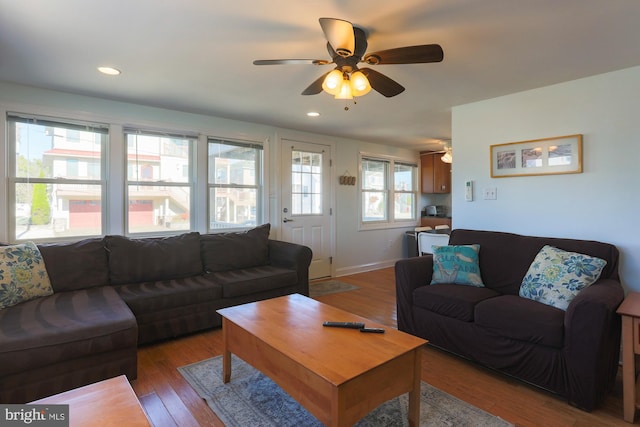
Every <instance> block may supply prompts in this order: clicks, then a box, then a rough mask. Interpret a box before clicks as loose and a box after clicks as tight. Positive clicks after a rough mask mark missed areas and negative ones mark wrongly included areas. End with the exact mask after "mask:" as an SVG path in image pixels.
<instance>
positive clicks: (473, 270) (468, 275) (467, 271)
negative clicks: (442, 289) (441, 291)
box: [431, 245, 484, 286]
mask: <svg viewBox="0 0 640 427" xmlns="http://www.w3.org/2000/svg"><path fill="white" fill-rule="evenodd" d="M479 251H480V245H461V246H455V245H450V246H433V275H432V276H431V284H432V285H435V284H437V283H454V284H456V285H470V286H484V284H483V283H482V277H481V276H480V267H479V266H478V252H479Z"/></svg>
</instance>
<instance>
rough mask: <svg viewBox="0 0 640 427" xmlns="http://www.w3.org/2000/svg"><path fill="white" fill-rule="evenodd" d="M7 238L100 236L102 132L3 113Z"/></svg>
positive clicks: (102, 127) (96, 127)
mask: <svg viewBox="0 0 640 427" xmlns="http://www.w3.org/2000/svg"><path fill="white" fill-rule="evenodd" d="M7 125H8V141H9V152H10V156H9V162H10V168H9V170H10V173H9V182H10V186H9V197H10V200H11V203H8V206H7V208H8V209H9V212H8V213H9V215H8V217H9V218H10V226H11V228H10V232H9V234H10V238H11V239H12V240H13V241H20V240H38V239H39V240H44V239H49V240H50V239H52V238H58V237H59V238H70V237H87V236H97V235H101V234H103V212H104V206H103V195H104V191H105V190H104V189H105V182H106V179H105V176H104V173H103V171H104V158H105V155H104V153H105V150H106V143H107V139H108V127H107V126H106V125H95V124H88V123H80V122H65V121H63V120H60V121H58V120H57V119H55V120H53V119H50V118H43V117H34V116H24V115H18V114H9V115H8V116H7Z"/></svg>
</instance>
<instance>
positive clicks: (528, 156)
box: [490, 134, 582, 178]
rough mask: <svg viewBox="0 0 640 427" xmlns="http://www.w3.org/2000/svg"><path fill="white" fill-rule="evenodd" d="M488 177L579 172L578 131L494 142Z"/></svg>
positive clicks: (579, 143)
mask: <svg viewBox="0 0 640 427" xmlns="http://www.w3.org/2000/svg"><path fill="white" fill-rule="evenodd" d="M490 151H491V177H492V178H506V177H514V176H532V175H555V174H569V173H582V134H575V135H566V136H557V137H554V138H543V139H532V140H529V141H520V142H508V143H506V144H495V145H492V146H491V147H490Z"/></svg>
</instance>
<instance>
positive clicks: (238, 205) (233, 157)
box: [207, 139, 263, 230]
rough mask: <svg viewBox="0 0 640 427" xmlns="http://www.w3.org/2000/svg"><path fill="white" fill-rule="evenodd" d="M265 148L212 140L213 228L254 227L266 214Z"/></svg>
mask: <svg viewBox="0 0 640 427" xmlns="http://www.w3.org/2000/svg"><path fill="white" fill-rule="evenodd" d="M262 162H263V149H262V146H261V145H259V144H252V143H243V142H229V141H222V140H216V139H209V143H208V166H207V168H208V186H209V229H210V230H217V229H228V228H243V227H254V226H256V225H258V224H259V223H260V220H261V217H262V179H261V176H262Z"/></svg>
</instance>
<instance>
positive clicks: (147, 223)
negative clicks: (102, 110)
mask: <svg viewBox="0 0 640 427" xmlns="http://www.w3.org/2000/svg"><path fill="white" fill-rule="evenodd" d="M125 137H126V141H127V199H128V203H127V227H128V233H158V232H162V231H166V232H172V233H175V232H176V231H183V230H190V229H191V221H192V219H191V204H192V200H191V194H192V193H193V187H194V182H193V175H194V174H193V173H192V163H193V161H192V158H193V155H192V150H193V147H194V144H195V141H196V137H195V136H185V135H169V134H159V133H154V132H148V131H140V130H136V129H125Z"/></svg>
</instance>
